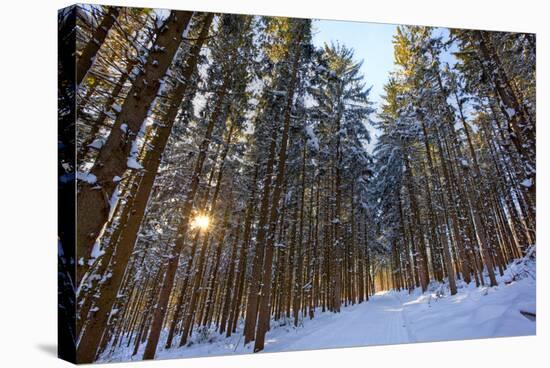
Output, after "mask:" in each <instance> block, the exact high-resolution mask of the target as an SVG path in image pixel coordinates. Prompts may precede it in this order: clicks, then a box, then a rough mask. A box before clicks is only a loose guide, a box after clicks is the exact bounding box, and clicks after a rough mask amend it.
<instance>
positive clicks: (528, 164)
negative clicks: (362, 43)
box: [370, 27, 535, 294]
mask: <svg viewBox="0 0 550 368" xmlns="http://www.w3.org/2000/svg"><path fill="white" fill-rule="evenodd" d="M440 33H441V32H440V31H439V30H434V29H431V28H428V27H401V28H399V29H398V32H397V35H396V36H395V40H394V44H395V62H396V64H397V70H396V71H395V72H394V73H393V75H392V77H391V78H390V82H389V83H388V84H387V85H386V86H385V91H386V96H385V104H384V106H383V112H382V113H381V114H380V120H379V122H378V123H377V128H378V129H379V131H380V132H381V136H380V137H379V141H378V144H377V145H376V148H375V162H376V164H375V166H374V168H373V171H374V172H375V175H374V177H373V178H372V182H371V184H372V185H371V186H370V188H371V190H372V192H371V194H372V197H371V203H372V204H374V206H373V214H374V216H375V220H376V221H375V222H376V223H377V226H378V231H379V236H380V237H381V239H383V241H382V244H381V248H383V252H386V253H389V254H391V256H390V257H389V258H388V259H387V260H386V264H385V265H384V268H386V269H388V270H389V271H390V272H389V273H388V272H386V274H385V275H384V277H385V278H386V280H387V281H386V282H387V283H388V284H389V286H390V287H396V288H402V287H407V288H413V287H415V286H420V287H422V290H426V289H427V287H428V283H429V282H430V280H437V281H442V280H443V279H444V278H446V279H447V281H448V284H449V287H450V292H451V294H454V293H456V291H457V282H456V280H458V279H462V280H464V282H466V283H469V282H470V281H471V280H474V281H475V283H476V285H480V284H485V283H486V282H487V280H486V279H485V277H486V276H485V274H484V271H485V272H486V273H487V277H488V282H489V284H490V285H496V283H497V281H496V278H495V270H497V272H499V273H500V274H501V275H502V273H503V271H504V269H505V267H506V264H507V263H508V262H509V261H510V260H512V259H514V258H517V257H520V256H521V255H523V254H524V253H525V251H526V249H527V247H528V246H529V245H531V244H534V243H535V121H534V116H535V114H534V109H535V91H534V81H535V74H534V73H535V64H534V63H535V48H534V39H533V38H532V37H533V35H527V34H513V33H497V32H483V31H465V30H452V31H451V32H450V35H446V36H443V35H442V34H440ZM444 39H445V42H444ZM450 49H451V50H452V49H455V50H456V49H458V51H455V52H453V55H452V56H451V54H450V52H449V50H450ZM444 60H447V61H444ZM450 64H452V65H450ZM520 65H521V66H520Z"/></svg>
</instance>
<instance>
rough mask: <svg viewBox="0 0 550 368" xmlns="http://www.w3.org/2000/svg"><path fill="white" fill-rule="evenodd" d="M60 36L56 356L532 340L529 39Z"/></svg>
mask: <svg viewBox="0 0 550 368" xmlns="http://www.w3.org/2000/svg"><path fill="white" fill-rule="evenodd" d="M366 20H367V19H366ZM58 31H59V43H58V54H59V63H58V65H59V84H58V96H59V130H58V131H59V134H58V137H59V139H58V149H59V163H58V164H59V165H58V170H59V243H58V251H59V257H58V260H59V262H58V266H59V354H60V357H61V358H63V359H66V360H69V361H72V362H77V363H93V362H97V363H106V362H120V361H132V360H135V361H139V360H146V359H166V358H184V357H204V356H213V355H229V354H244V353H251V354H252V353H263V352H285V351H293V350H306V349H323V348H342V347H351V346H372V345H385V344H402V343H415V342H431V341H443V340H460V339H480V338H494V337H505V336H525V335H534V334H535V332H536V308H535V304H536V303H535V301H536V292H535V284H536V267H535V264H536V262H535V261H536V221H535V218H536V195H535V194H536V155H535V154H536V112H535V111H536V105H535V102H536V95H535V89H536V88H535V87H536V78H535V71H536V68H535V59H536V37H535V35H534V34H529V33H513V32H505V31H485V30H468V29H449V28H444V27H428V26H416V25H391V24H375V23H367V22H342V21H335V20H318V19H298V18H291V17H271V16H256V15H246V14H220V13H205V12H198V11H192V10H168V9H145V8H127V7H115V6H100V5H89V4H85V5H84V4H82V5H75V6H71V7H68V8H65V9H62V10H60V11H59V13H58ZM479 343H480V344H482V343H483V341H480V342H479Z"/></svg>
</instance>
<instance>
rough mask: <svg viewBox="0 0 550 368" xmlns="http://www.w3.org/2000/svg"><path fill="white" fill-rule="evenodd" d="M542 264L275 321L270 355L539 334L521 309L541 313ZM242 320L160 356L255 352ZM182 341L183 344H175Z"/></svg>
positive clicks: (125, 352)
mask: <svg viewBox="0 0 550 368" xmlns="http://www.w3.org/2000/svg"><path fill="white" fill-rule="evenodd" d="M535 272H536V268H535V262H534V259H524V260H521V261H516V262H515V263H513V264H511V265H510V266H509V267H508V269H507V270H506V272H505V274H504V276H502V277H498V279H497V280H498V282H499V286H496V287H479V288H476V287H475V284H474V282H472V283H470V285H466V284H464V283H462V282H460V281H459V282H458V288H459V290H458V293H457V294H456V295H453V296H450V295H449V291H448V289H447V287H446V285H443V284H436V283H432V284H431V285H430V288H429V291H428V292H426V293H424V294H422V293H421V292H420V291H419V290H414V291H413V292H412V293H410V294H409V293H408V292H407V291H400V292H397V291H389V292H380V293H377V294H376V295H373V296H372V297H371V298H370V300H369V301H368V302H363V303H361V304H356V305H353V306H348V307H346V308H342V310H341V313H339V314H337V313H331V312H325V313H320V310H319V311H318V312H317V313H316V315H315V318H314V319H312V320H310V319H309V318H307V317H306V319H305V320H303V321H302V323H301V324H300V325H299V326H298V327H297V328H295V327H294V325H293V324H292V321H286V323H285V321H279V322H277V321H272V325H271V330H270V331H269V332H268V334H267V336H266V344H265V350H264V351H265V352H280V351H292V350H309V349H322V348H341V347H351V346H369V345H387V344H401V343H413V342H427V341H443V340H461V339H477V338H490V337H503V336H524V335H534V334H535V332H536V323H535V321H533V318H528V317H526V316H524V315H522V314H521V313H520V311H523V312H528V313H532V314H536V304H535V302H536V295H535V284H536V280H535ZM242 329H243V325H242V321H240V323H239V326H238V331H237V333H235V334H234V335H233V336H231V337H229V338H225V335H220V334H218V333H217V332H215V331H213V330H209V329H202V330H200V329H199V331H194V332H193V336H192V338H191V339H190V343H189V344H188V345H187V346H185V347H182V348H176V347H174V348H172V349H169V350H163V349H161V347H163V346H164V341H165V340H166V333H163V335H162V336H161V341H160V343H159V351H158V353H157V359H170V358H188V357H200V356H213V355H227V354H242V353H251V352H252V351H253V345H254V343H253V342H252V343H250V344H248V345H247V346H243V339H242ZM178 341H179V339H176V344H175V345H177V342H178ZM122 346H123V348H119V349H117V350H116V351H115V352H114V353H113V354H112V355H111V356H110V357H107V356H103V357H102V358H101V359H100V361H102V362H108V361H124V360H140V359H141V356H142V354H143V350H144V348H145V344H142V345H141V347H140V349H139V352H138V354H137V355H136V356H134V357H133V358H132V357H131V353H132V349H133V343H132V344H131V345H130V347H129V348H126V344H125V343H124V342H123V344H122Z"/></svg>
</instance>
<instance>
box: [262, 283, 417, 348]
mask: <svg viewBox="0 0 550 368" xmlns="http://www.w3.org/2000/svg"><path fill="white" fill-rule="evenodd" d="M322 317H324V316H322ZM330 317H332V318H330ZM330 317H329V318H327V321H326V322H324V323H318V324H316V326H315V327H313V326H312V327H308V328H307V332H305V331H304V332H305V333H302V334H299V337H296V338H295V339H292V340H289V341H288V342H285V341H281V342H280V343H278V344H273V346H269V344H268V347H267V348H266V351H282V350H286V351H288V350H304V349H311V344H312V341H315V343H316V344H317V345H318V346H322V347H325V348H337V347H345V346H366V345H386V344H400V343H406V342H414V341H415V337H414V334H413V333H412V332H411V331H410V329H408V328H407V327H408V326H407V323H406V320H407V318H406V316H405V315H404V309H403V305H402V302H401V300H400V298H399V296H398V294H397V293H383V294H377V295H374V296H372V297H371V298H370V300H369V301H368V302H365V303H361V304H358V305H355V306H350V307H347V308H342V311H341V313H340V314H339V315H332V316H330ZM319 319H321V318H319ZM312 322H313V320H312V321H306V322H304V323H308V324H309V323H312ZM268 340H270V339H269V338H268ZM268 342H275V341H268Z"/></svg>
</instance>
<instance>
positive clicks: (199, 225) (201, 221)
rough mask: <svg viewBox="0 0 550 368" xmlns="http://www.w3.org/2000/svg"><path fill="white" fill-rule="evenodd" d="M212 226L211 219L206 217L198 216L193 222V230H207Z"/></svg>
mask: <svg viewBox="0 0 550 368" xmlns="http://www.w3.org/2000/svg"><path fill="white" fill-rule="evenodd" d="M209 225H210V218H209V217H208V216H205V215H197V216H195V218H194V219H193V221H192V222H191V227H192V228H193V229H199V230H206V229H208V226H209Z"/></svg>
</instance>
